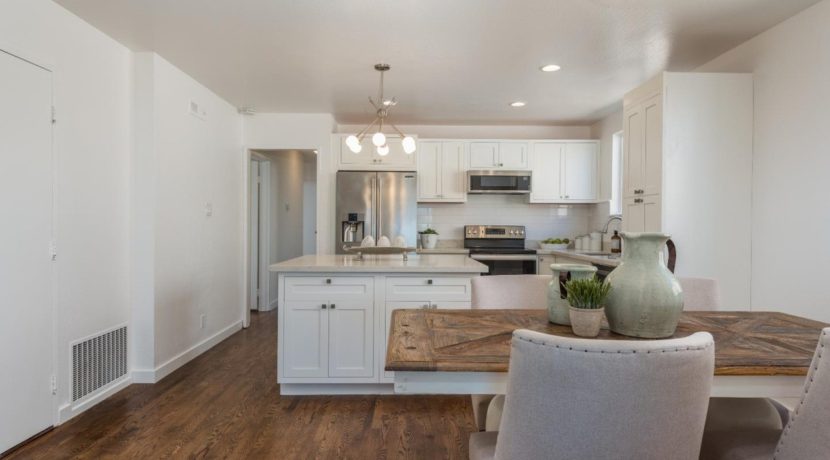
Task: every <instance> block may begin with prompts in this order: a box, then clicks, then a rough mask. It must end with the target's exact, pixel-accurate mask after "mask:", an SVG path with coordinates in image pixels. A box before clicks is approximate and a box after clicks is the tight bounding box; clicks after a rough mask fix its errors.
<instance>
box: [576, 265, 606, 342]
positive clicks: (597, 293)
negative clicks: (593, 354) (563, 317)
mask: <svg viewBox="0 0 830 460" xmlns="http://www.w3.org/2000/svg"><path fill="white" fill-rule="evenodd" d="M565 288H566V289H567V291H568V303H569V304H570V305H571V308H570V312H569V313H570V318H571V328H572V329H573V331H574V334H576V335H578V336H580V337H596V336H597V335H599V329H600V325H601V324H602V317H603V315H604V314H605V299H606V298H607V297H608V292H609V291H611V285H610V284H608V283H605V282H602V281H599V280H598V279H596V278H585V279H573V280H571V281H568V282H567V283H565Z"/></svg>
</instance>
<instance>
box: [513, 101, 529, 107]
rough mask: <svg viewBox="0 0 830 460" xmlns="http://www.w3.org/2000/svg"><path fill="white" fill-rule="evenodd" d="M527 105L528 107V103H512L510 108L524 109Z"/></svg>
mask: <svg viewBox="0 0 830 460" xmlns="http://www.w3.org/2000/svg"><path fill="white" fill-rule="evenodd" d="M525 105H527V103H526V102H524V101H515V102H511V103H510V107H524V106H525Z"/></svg>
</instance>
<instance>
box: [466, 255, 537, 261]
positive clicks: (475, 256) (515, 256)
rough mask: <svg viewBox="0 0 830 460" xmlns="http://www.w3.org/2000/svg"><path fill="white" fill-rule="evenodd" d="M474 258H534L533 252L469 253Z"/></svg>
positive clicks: (533, 259)
mask: <svg viewBox="0 0 830 460" xmlns="http://www.w3.org/2000/svg"><path fill="white" fill-rule="evenodd" d="M470 258H471V259H474V260H532V261H535V260H536V256H535V255H533V254H470Z"/></svg>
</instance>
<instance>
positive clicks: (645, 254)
mask: <svg viewBox="0 0 830 460" xmlns="http://www.w3.org/2000/svg"><path fill="white" fill-rule="evenodd" d="M669 237H670V236H669V235H666V234H664V233H628V232H626V233H623V234H622V239H623V255H622V260H621V263H620V265H619V266H618V267H617V268H616V269H614V271H612V272H611V273H610V274H609V275H608V277H607V278H606V281H607V282H608V283H609V284H610V285H611V292H610V293H609V294H608V299H606V302H605V316H606V317H607V318H608V326H609V328H610V329H611V330H612V331H613V332H616V333H618V334H623V335H627V336H630V337H643V338H649V339H659V338H664V337H669V336H671V335H673V334H674V331H675V329H676V328H677V322H678V321H679V320H680V314H681V313H682V312H683V290H682V289H681V288H680V283H679V282H678V281H677V278H675V277H674V275H673V274H672V273H671V272H670V271H669V269H668V268H666V264H665V262H664V260H663V249H664V248H665V246H666V241H668V240H669Z"/></svg>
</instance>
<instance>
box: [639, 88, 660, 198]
mask: <svg viewBox="0 0 830 460" xmlns="http://www.w3.org/2000/svg"><path fill="white" fill-rule="evenodd" d="M643 120H644V121H645V132H644V134H643V150H642V152H643V153H642V155H643V160H642V164H643V175H642V182H641V185H640V189H642V190H643V192H642V194H643V195H654V194H658V193H661V192H662V182H663V180H662V171H663V96H662V95H657V96H654V97H652V98H651V99H649V100H647V101H646V102H645V103H644V104H643Z"/></svg>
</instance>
